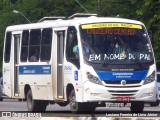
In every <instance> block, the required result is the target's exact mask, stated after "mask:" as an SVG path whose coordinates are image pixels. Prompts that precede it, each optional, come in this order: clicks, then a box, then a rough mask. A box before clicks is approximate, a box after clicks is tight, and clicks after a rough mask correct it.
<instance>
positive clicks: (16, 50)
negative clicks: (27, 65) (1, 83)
mask: <svg viewBox="0 0 160 120" xmlns="http://www.w3.org/2000/svg"><path fill="white" fill-rule="evenodd" d="M20 38H21V33H19V32H15V33H13V40H14V62H13V71H14V72H13V73H14V77H12V78H13V79H14V80H13V94H14V96H19V86H18V78H19V76H18V73H19V55H20V52H19V51H20Z"/></svg>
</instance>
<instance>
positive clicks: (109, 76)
mask: <svg viewBox="0 0 160 120" xmlns="http://www.w3.org/2000/svg"><path fill="white" fill-rule="evenodd" d="M96 72H97V74H98V76H99V78H100V79H101V80H122V79H125V80H143V79H145V78H146V75H147V73H148V70H142V71H132V72H131V71H130V72H107V71H96Z"/></svg>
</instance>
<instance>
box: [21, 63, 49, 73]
mask: <svg viewBox="0 0 160 120" xmlns="http://www.w3.org/2000/svg"><path fill="white" fill-rule="evenodd" d="M28 74H33V75H35V74H36V75H37V74H51V65H23V66H19V75H28Z"/></svg>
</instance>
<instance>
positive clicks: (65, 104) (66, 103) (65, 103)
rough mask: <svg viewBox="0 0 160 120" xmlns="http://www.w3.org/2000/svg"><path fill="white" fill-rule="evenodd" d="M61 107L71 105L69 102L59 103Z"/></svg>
mask: <svg viewBox="0 0 160 120" xmlns="http://www.w3.org/2000/svg"><path fill="white" fill-rule="evenodd" d="M57 104H58V105H59V106H61V107H65V106H67V105H68V104H69V103H68V102H58V103H57Z"/></svg>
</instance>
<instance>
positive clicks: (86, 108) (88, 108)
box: [69, 89, 97, 113]
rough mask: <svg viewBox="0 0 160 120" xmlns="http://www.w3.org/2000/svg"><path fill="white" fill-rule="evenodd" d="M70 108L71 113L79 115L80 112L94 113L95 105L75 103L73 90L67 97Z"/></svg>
mask: <svg viewBox="0 0 160 120" xmlns="http://www.w3.org/2000/svg"><path fill="white" fill-rule="evenodd" d="M69 101H70V108H71V111H72V113H80V112H85V113H86V112H94V111H95V108H96V106H97V103H94V102H93V103H92V102H90V103H80V102H76V95H75V91H74V89H73V90H72V91H71V93H70V96H69Z"/></svg>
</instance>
